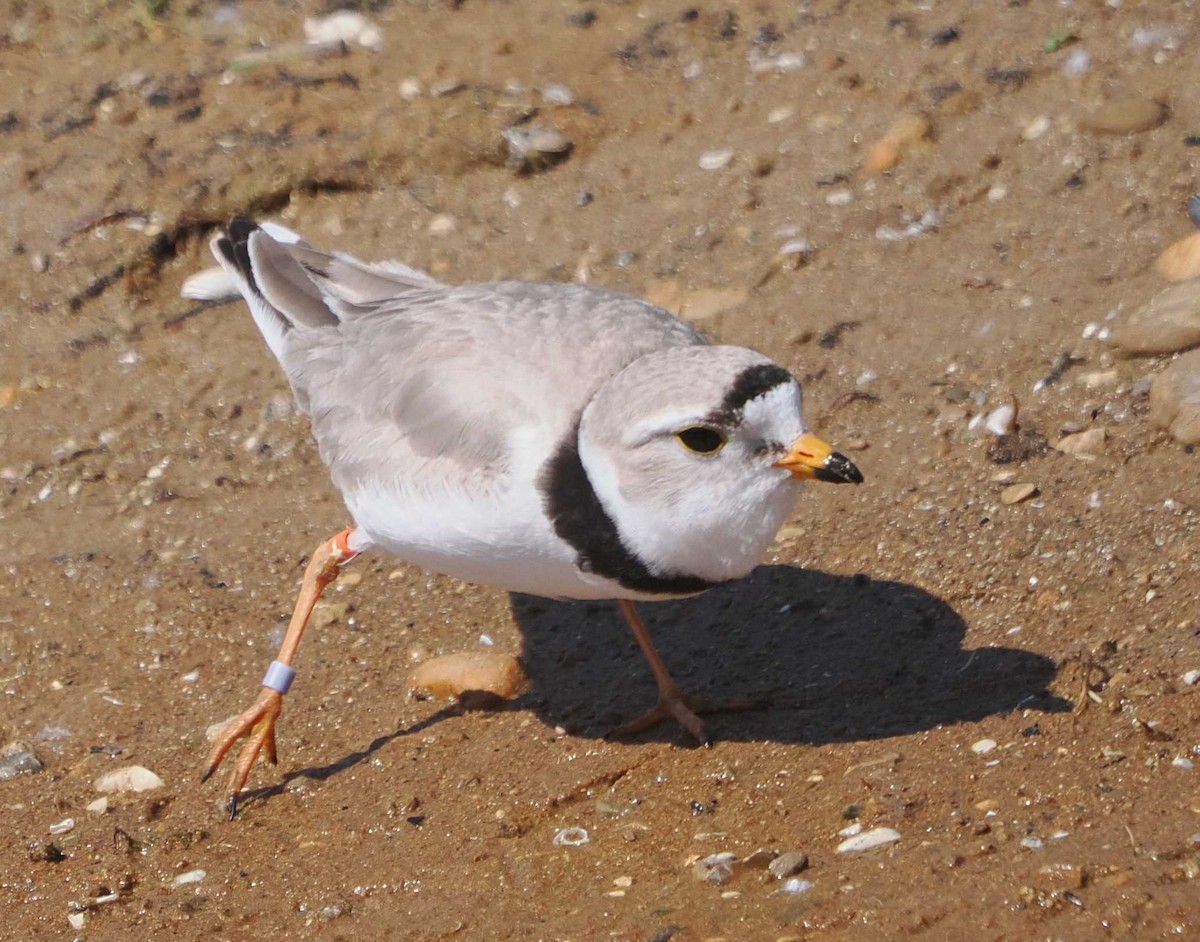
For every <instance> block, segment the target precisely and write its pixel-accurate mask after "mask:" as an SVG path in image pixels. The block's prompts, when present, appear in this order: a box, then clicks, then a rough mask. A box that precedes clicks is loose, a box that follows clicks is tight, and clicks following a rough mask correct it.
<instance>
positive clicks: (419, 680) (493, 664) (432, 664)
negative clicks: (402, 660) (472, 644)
mask: <svg viewBox="0 0 1200 942" xmlns="http://www.w3.org/2000/svg"><path fill="white" fill-rule="evenodd" d="M526 683H527V681H526V679H525V672H524V671H523V670H522V669H521V662H520V661H519V660H517V658H516V657H515V656H513V655H512V654H506V653H503V652H501V651H464V652H460V653H458V654H446V655H443V656H442V657H435V658H432V659H430V660H428V661H426V662H425V663H423V664H422V665H421V666H420V667H418V668H417V669H416V670H415V671H413V675H412V681H411V686H412V687H414V688H417V689H421V690H427V691H429V693H430V694H432V695H433V696H435V697H451V698H453V699H456V700H461V699H463V698H464V697H465V696H466V695H468V694H475V695H479V694H484V695H490V696H492V697H498V698H499V699H501V700H511V699H512V698H513V697H516V696H517V695H518V694H520V693H521V692H522V691H523V690H524V689H525V685H526Z"/></svg>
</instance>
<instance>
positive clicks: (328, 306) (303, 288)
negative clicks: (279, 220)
mask: <svg viewBox="0 0 1200 942" xmlns="http://www.w3.org/2000/svg"><path fill="white" fill-rule="evenodd" d="M211 245H212V252H213V255H214V256H215V257H216V259H217V261H218V262H219V263H220V265H221V268H222V269H224V271H225V274H226V276H227V277H228V278H229V280H230V282H231V284H230V285H229V287H231V288H235V289H236V291H237V292H238V293H240V294H241V295H242V297H243V298H245V300H246V303H247V305H248V306H249V308H250V313H251V314H253V315H254V321H255V323H256V324H258V328H259V330H260V331H261V332H262V335H263V337H264V338H265V339H266V341H267V345H268V346H269V347H270V348H271V352H272V353H274V354H275V356H276V358H279V357H281V355H282V349H283V341H284V337H285V336H286V334H287V333H288V331H290V330H292V329H295V328H301V329H302V328H316V327H328V326H332V325H336V324H337V323H338V321H339V319H341V318H342V317H346V316H352V314H353V312H354V311H356V310H362V309H364V308H366V309H369V308H371V307H372V306H374V305H377V304H380V303H381V302H384V301H387V300H390V299H392V298H395V297H396V296H397V295H399V294H403V293H404V292H405V291H412V290H414V289H421V288H430V287H436V286H437V285H438V282H437V281H436V280H434V279H433V278H431V277H430V276H429V275H427V274H425V273H424V272H421V271H418V270H417V269H415V268H410V267H408V266H407V265H404V264H401V263H400V262H380V263H375V264H371V263H367V262H362V261H359V260H358V259H356V258H354V257H353V256H351V255H346V254H343V253H341V252H338V253H335V254H329V253H326V252H322V251H320V250H318V249H316V248H314V247H313V246H311V245H310V244H309V243H307V242H305V241H304V240H303V239H301V238H300V236H299V235H297V234H296V233H294V232H292V231H291V230H290V229H287V228H285V227H283V226H280V225H278V224H276V223H264V224H263V225H262V226H259V225H258V224H257V223H255V222H253V221H252V220H250V219H246V218H243V217H238V218H235V219H233V220H232V221H231V222H230V224H229V229H228V232H227V233H226V234H224V235H219V236H217V237H216V238H214V239H213V240H212V243H211ZM187 287H188V286H186V285H185V290H186V289H187ZM217 287H218V288H219V287H220V286H219V285H218V286H217ZM197 289H198V290H203V291H204V292H206V293H205V294H204V295H203V296H204V297H206V298H212V297H215V296H216V294H215V291H216V289H214V288H213V286H212V285H209V284H207V282H206V283H205V284H204V285H203V287H202V289H200V288H199V287H198V288H197Z"/></svg>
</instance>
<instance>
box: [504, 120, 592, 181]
mask: <svg viewBox="0 0 1200 942" xmlns="http://www.w3.org/2000/svg"><path fill="white" fill-rule="evenodd" d="M504 140H505V141H506V142H507V144H508V165H509V166H510V167H512V168H514V169H515V170H516V171H517V172H518V173H538V172H540V171H542V170H549V169H550V168H551V167H553V166H555V165H556V164H560V163H562V162H563V161H564V160H566V159H567V158H568V157H569V156H570V155H571V150H572V148H573V147H574V146H575V145H574V144H572V143H571V140H570V138H568V137H567V136H566V135H565V134H563V133H562V131H559V130H558V129H557V128H552V127H547V126H545V125H541V124H525V125H520V126H519V127H511V128H505V130H504Z"/></svg>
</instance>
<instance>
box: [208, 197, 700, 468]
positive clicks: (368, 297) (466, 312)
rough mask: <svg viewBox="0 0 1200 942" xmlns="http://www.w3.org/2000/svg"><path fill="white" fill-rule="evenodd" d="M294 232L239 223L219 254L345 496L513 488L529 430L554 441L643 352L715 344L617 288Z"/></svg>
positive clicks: (216, 248) (221, 240)
mask: <svg viewBox="0 0 1200 942" xmlns="http://www.w3.org/2000/svg"><path fill="white" fill-rule="evenodd" d="M287 235H288V236H292V237H294V238H293V239H292V240H291V241H287V242H281V241H279V240H277V239H275V238H272V236H271V234H270V233H268V232H264V231H263V230H261V229H258V228H256V227H254V226H253V224H252V223H249V222H248V221H240V220H239V221H236V222H235V223H234V224H232V225H231V227H230V234H229V236H228V237H224V238H218V239H217V240H215V241H214V243H213V245H214V254H215V255H216V256H217V258H218V260H219V261H220V262H221V264H222V266H223V267H225V268H226V270H227V271H228V272H229V274H230V275H231V276H232V277H233V278H234V279H235V280H236V282H237V284H238V287H239V288H240V290H241V291H242V294H243V296H244V297H245V298H246V301H247V303H248V304H249V305H250V308H251V311H252V312H253V313H254V315H255V320H256V321H257V322H258V324H259V327H260V329H261V330H262V332H263V335H264V336H265V337H266V339H267V342H268V344H269V345H270V347H271V350H272V352H274V353H275V355H276V357H277V358H278V360H279V362H280V364H281V365H282V366H283V368H284V372H285V373H286V374H287V377H288V380H289V382H290V383H291V385H292V389H293V391H294V392H295V395H296V400H297V402H298V403H299V404H300V406H301V408H303V409H304V410H305V411H306V412H308V413H309V415H310V416H311V417H312V423H313V433H314V435H315V437H316V439H317V444H318V446H319V448H320V451H321V457H322V459H323V460H324V462H325V463H326V465H327V466H328V467H329V470H330V472H331V474H332V476H333V479H334V482H335V484H337V486H338V487H339V489H341V490H343V491H346V490H347V489H355V488H358V487H361V486H364V485H368V484H371V485H378V486H384V487H399V488H407V489H421V490H424V491H426V492H436V490H437V489H438V488H446V487H463V486H466V487H468V488H472V487H475V488H480V489H487V488H493V487H498V486H503V483H504V481H505V480H507V476H508V472H509V470H510V469H511V460H510V449H511V447H512V446H513V442H514V440H515V439H516V438H517V437H519V434H520V433H521V432H522V431H527V432H532V433H535V434H538V435H543V436H549V437H550V438H551V440H552V441H553V442H554V443H557V442H558V441H559V440H561V438H562V437H563V436H566V435H567V434H569V432H570V430H571V428H572V427H573V426H574V424H575V423H576V422H578V419H579V415H580V413H581V412H582V410H583V407H584V406H585V405H586V404H587V402H588V401H589V400H590V399H591V397H592V396H593V395H594V393H595V391H596V390H597V389H598V388H599V387H600V385H601V384H603V383H604V381H605V380H607V379H608V378H609V377H611V376H613V375H614V374H616V373H617V372H618V371H620V370H621V369H623V368H624V367H625V366H626V365H628V364H629V363H631V362H632V361H633V360H635V359H637V358H638V357H640V356H642V355H644V354H646V353H650V352H652V351H654V350H659V349H663V348H665V347H673V346H687V345H693V344H702V343H705V342H706V341H705V340H704V339H703V337H701V335H700V334H698V333H697V332H696V331H695V330H694V329H693V328H692V327H691V326H689V325H688V324H686V323H684V322H683V321H681V320H679V319H678V318H676V317H674V316H672V315H671V314H668V313H667V312H666V311H664V310H662V309H660V308H657V307H654V306H653V305H651V304H648V303H647V302H645V301H641V300H639V299H637V298H632V297H629V296H626V295H621V294H617V293H615V292H611V291H605V290H602V289H597V288H591V287H586V286H580V285H563V284H530V283H527V282H499V283H494V284H479V285H464V286H461V287H450V286H446V285H442V284H440V283H439V282H437V281H435V280H434V279H432V278H430V277H429V276H428V275H426V274H424V273H422V272H419V271H417V270H415V269H412V268H409V267H407V266H405V265H401V264H399V263H384V264H375V265H372V264H367V263H364V262H360V261H359V260H357V259H355V258H353V257H351V256H347V255H341V254H337V255H331V254H328V253H325V252H321V251H318V250H317V249H314V248H313V247H312V246H310V245H309V244H307V243H306V242H304V241H302V240H301V239H300V238H299V237H298V236H295V235H294V234H293V233H290V232H288V233H287ZM581 350H585V351H586V355H585V356H580V355H579V354H580V351H581Z"/></svg>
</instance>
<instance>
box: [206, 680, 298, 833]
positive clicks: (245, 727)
mask: <svg viewBox="0 0 1200 942" xmlns="http://www.w3.org/2000/svg"><path fill="white" fill-rule="evenodd" d="M282 710H283V694H282V693H280V692H279V691H278V690H271V689H270V688H268V687H264V688H263V689H262V692H260V693H259V695H258V699H257V700H255V701H254V703H253V705H252V706H250V708H249V709H247V710H245V711H244V712H242V713H240V714H238V715H237V716H235V717H234V718H233V719H232V720H230V721H229V723H228V724H227V725H226V726H225V728H224V729H223V730H222V731H221V734H220V735H219V736H218V737H217V740H216V742H215V743H213V748H212V752H210V753H209V755H208V765H206V766H205V768H204V772H203V774H202V775H201V776H200V781H202V782H204V781H207V780H208V778H209V776H211V775H212V774H213V773H214V772H215V771H217V766H219V765H220V764H221V760H222V759H224V758H225V754H226V753H227V752H229V750H230V749H231V748H232V747H233V744H234V743H235V742H237V741H238V740H239V739H241V738H242V737H243V736H245V737H247V739H246V743H245V745H243V746H242V751H241V752H239V753H238V757H237V764H236V765H234V767H233V774H232V775H231V776H230V777H229V795H228V800H227V807H228V808H229V818H230V820H233V817H234V816H235V815H236V814H237V808H238V797H239V795H240V794H241V791H242V788H243V787H244V786H245V784H246V780H247V779H248V778H250V770H251V769H252V768H253V767H254V762H255V760H257V759H258V755H259V753H260V752H262V751H263V750H264V749H265V750H266V754H267V761H268V762H270V763H271V764H272V765H274V764H275V762H276V761H277V756H276V752H275V723H276V721H277V720H278V719H279V714H280V712H281V711H282Z"/></svg>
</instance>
